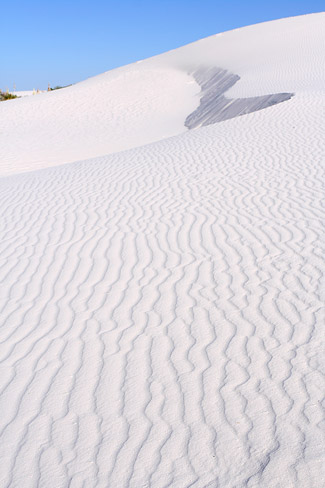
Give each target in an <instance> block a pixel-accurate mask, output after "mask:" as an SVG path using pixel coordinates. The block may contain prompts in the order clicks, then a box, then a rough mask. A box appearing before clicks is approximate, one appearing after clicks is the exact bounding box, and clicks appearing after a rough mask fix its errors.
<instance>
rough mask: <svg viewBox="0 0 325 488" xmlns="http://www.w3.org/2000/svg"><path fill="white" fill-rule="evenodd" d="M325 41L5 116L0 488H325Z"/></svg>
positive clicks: (106, 88) (281, 37)
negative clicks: (203, 119) (225, 74)
mask: <svg viewBox="0 0 325 488" xmlns="http://www.w3.org/2000/svg"><path fill="white" fill-rule="evenodd" d="M324 24H325V15H324V14H316V15H310V16H303V17H297V18H290V19H284V20H280V21H275V22H271V23H266V24H260V25H257V26H252V27H247V28H244V29H239V30H235V31H232V32H228V33H225V34H222V35H217V36H213V37H211V38H208V39H206V40H202V41H199V42H197V43H194V44H192V45H189V46H185V47H184V48H181V49H178V50H176V51H172V52H170V53H167V54H164V55H161V56H158V57H155V58H152V59H150V60H147V61H143V62H141V63H137V64H135V65H131V66H127V67H125V68H121V69H118V70H114V71H112V72H109V73H105V74H104V75H101V76H98V77H95V78H92V79H89V80H87V81H85V82H83V83H80V84H78V85H75V86H73V87H69V88H66V89H63V90H58V91H57V92H52V93H46V94H44V95H42V94H41V95H38V96H37V97H28V98H25V99H20V100H13V101H8V102H2V103H0V121H1V124H2V126H1V127H0V137H1V141H0V151H1V158H0V165H1V174H2V175H9V176H3V177H2V178H0V188H1V191H0V204H1V205H0V209H1V220H0V223H1V238H2V240H1V243H0V283H1V287H0V294H1V301H0V310H1V312H0V313H1V319H0V320H1V328H0V341H1V347H0V361H1V363H0V372H1V374H0V391H1V395H0V412H1V415H0V439H1V441H0V457H1V463H0V486H1V487H10V488H11V487H12V488H13V487H15V488H18V487H19V488H20V487H24V488H30V487H31V488H32V487H33V488H34V487H41V488H45V487H46V488H66V487H68V486H69V487H72V488H79V487H80V488H81V487H87V488H89V487H91V488H95V487H96V488H98V487H99V488H107V487H109V488H144V487H147V488H151V487H152V488H163V487H164V488H167V487H172V488H189V487H195V488H217V487H218V488H242V487H249V488H260V487H263V488H296V487H299V488H321V487H323V486H325V484H324V479H325V473H324V457H325V456H324V437H323V434H324V416H323V411H322V401H323V399H324V391H325V381H324V376H325V370H324V347H323V344H324V318H325V317H324V280H323V277H324V267H325V266H324V253H323V248H324V237H325V236H324V226H323V223H324V207H323V206H322V201H323V199H324V159H325V158H324V155H325V113H324V102H325V83H324V74H325V70H324V60H325V56H324V40H325V29H324ZM202 64H203V65H205V66H216V67H220V68H222V69H227V70H230V71H231V72H233V73H235V74H238V75H239V76H240V77H241V79H240V81H238V83H236V85H235V86H234V87H233V88H231V90H230V92H229V97H239V96H240V97H253V96H260V95H266V94H272V93H277V92H293V93H294V94H295V95H294V97H293V98H292V99H291V100H289V101H286V102H283V103H280V104H278V105H275V106H273V107H270V108H267V109H264V110H261V111H258V112H254V113H251V114H249V115H243V116H241V117H236V118H233V119H231V120H227V121H225V122H221V123H218V124H214V125H209V126H207V127H201V128H197V129H195V130H192V131H188V130H187V129H186V128H185V126H184V121H185V119H186V117H187V116H188V115H189V114H190V113H191V112H192V111H194V110H195V109H196V107H197V106H198V105H199V92H200V88H199V87H198V85H197V84H196V83H195V82H194V81H193V80H192V78H191V77H190V75H189V73H191V72H193V71H194V70H195V69H197V68H198V67H199V66H200V65H202ZM227 95H228V94H227ZM170 136H172V137H170ZM155 141H156V142H155ZM145 144H146V145H145ZM136 146H137V147H136ZM105 153H107V154H109V153H110V155H106V156H101V157H98V158H95V156H98V155H102V154H105ZM87 158H92V159H88V160H86V159H87ZM73 159H75V160H77V159H85V161H82V162H75V163H73V164H65V165H61V166H56V167H55V166H54V165H56V164H61V163H65V162H68V161H72V160H73ZM49 166H54V167H49ZM47 167H48V168H47ZM40 168H47V169H42V170H39V169H40ZM27 170H28V171H30V172H27V173H22V172H23V171H27ZM32 170H37V171H32Z"/></svg>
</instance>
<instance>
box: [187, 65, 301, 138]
mask: <svg viewBox="0 0 325 488" xmlns="http://www.w3.org/2000/svg"><path fill="white" fill-rule="evenodd" d="M192 76H193V77H194V79H195V81H196V82H197V83H198V84H199V85H200V87H201V99H200V105H199V107H198V108H197V109H196V110H195V111H194V112H192V113H191V114H190V115H188V117H187V118H186V120H185V126H186V127H187V128H188V129H195V128H197V127H201V126H202V125H203V126H204V125H211V124H215V123H217V122H222V121H224V120H229V119H233V118H234V117H239V116H241V115H245V114H250V113H252V112H257V111H258V110H263V109H265V108H267V107H271V106H272V105H276V104H278V103H281V102H284V101H287V100H290V99H291V98H292V97H293V95H294V94H293V93H276V94H272V95H264V96H259V97H249V98H237V99H230V98H226V97H225V96H224V93H226V92H227V91H228V90H229V89H230V88H232V87H233V86H234V85H235V83H237V81H239V80H240V76H238V75H235V74H233V73H230V72H228V71H227V70H223V69H221V68H211V67H210V68H201V69H199V70H197V71H195V72H194V73H193V74H192Z"/></svg>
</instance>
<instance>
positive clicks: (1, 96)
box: [0, 90, 18, 102]
mask: <svg viewBox="0 0 325 488" xmlns="http://www.w3.org/2000/svg"><path fill="white" fill-rule="evenodd" d="M13 98H18V97H17V95H14V94H13V93H9V91H6V92H3V91H1V90H0V102H3V101H5V100H12V99H13Z"/></svg>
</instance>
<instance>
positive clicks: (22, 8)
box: [0, 0, 325, 90]
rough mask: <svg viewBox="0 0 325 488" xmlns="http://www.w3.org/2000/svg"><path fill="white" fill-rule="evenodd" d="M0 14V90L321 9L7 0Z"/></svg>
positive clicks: (289, 4) (313, 1)
mask: <svg viewBox="0 0 325 488" xmlns="http://www.w3.org/2000/svg"><path fill="white" fill-rule="evenodd" d="M6 10H7V11H8V13H7V14H6V15H1V18H0V42H1V46H2V49H1V56H0V88H1V89H5V88H7V87H8V88H9V89H12V87H13V84H14V83H15V84H16V87H17V90H23V89H32V88H46V87H47V84H48V83H50V84H51V86H55V85H66V84H69V83H75V82H77V81H81V80H83V79H85V78H88V77H89V76H93V75H96V74H99V73H102V72H103V71H107V70H109V69H112V68H115V67H117V66H122V65H124V64H128V63H132V62H134V61H137V60H139V59H144V58H147V57H149V56H153V55H155V54H159V53H162V52H164V51H168V50H170V49H173V48H176V47H179V46H182V45H184V44H187V43H189V42H192V41H195V40H197V39H201V38H203V37H207V36H209V35H212V34H216V33H218V32H222V31H226V30H230V29H234V28H236V27H241V26H244V25H250V24H256V23H258V22H264V21H267V20H273V19H278V18H281V17H289V16H293V15H301V14H306V13H312V12H321V11H324V10H325V7H324V0H309V1H307V0H282V1H281V0H272V1H270V2H264V1H263V0H260V1H243V0H228V1H227V0H223V1H219V0H214V1H213V0H151V1H148V0H134V1H131V0H120V1H110V0H106V1H105V0H92V1H85V0H78V1H76V0H72V1H69V0H56V1H54V2H44V0H42V1H41V0H35V1H33V2H31V1H29V2H27V1H26V0H25V1H23V0H14V1H13V2H10V3H8V4H7V5H3V6H2V11H6Z"/></svg>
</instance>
